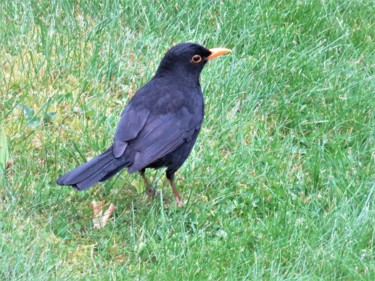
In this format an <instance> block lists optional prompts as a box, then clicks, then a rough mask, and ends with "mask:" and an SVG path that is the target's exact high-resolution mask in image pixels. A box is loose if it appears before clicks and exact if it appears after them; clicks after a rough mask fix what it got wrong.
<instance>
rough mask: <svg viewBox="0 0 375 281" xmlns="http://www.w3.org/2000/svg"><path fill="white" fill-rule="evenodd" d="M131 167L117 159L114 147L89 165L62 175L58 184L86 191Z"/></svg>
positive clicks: (124, 160) (127, 162)
mask: <svg viewBox="0 0 375 281" xmlns="http://www.w3.org/2000/svg"><path fill="white" fill-rule="evenodd" d="M129 165H130V162H129V161H127V160H126V159H124V158H122V157H121V158H115V157H114V155H113V152H112V147H110V148H109V149H107V150H106V151H104V152H103V153H102V154H100V155H99V156H97V157H95V158H93V159H91V160H90V161H88V162H87V163H85V164H83V165H82V166H79V167H77V168H75V169H74V170H72V171H70V172H68V173H66V174H65V175H62V176H61V177H60V178H59V179H58V180H57V181H56V183H57V184H59V185H71V186H73V187H74V188H76V189H78V190H85V189H88V188H90V187H91V186H93V185H94V184H96V183H97V182H99V181H104V180H106V179H108V178H110V177H112V176H113V175H114V174H116V173H117V172H118V171H120V170H121V169H123V168H125V167H127V166H129Z"/></svg>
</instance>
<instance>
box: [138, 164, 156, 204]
mask: <svg viewBox="0 0 375 281" xmlns="http://www.w3.org/2000/svg"><path fill="white" fill-rule="evenodd" d="M145 171H146V169H143V170H141V171H140V172H139V173H140V174H141V177H142V179H143V181H144V182H145V185H146V188H147V195H148V197H154V195H155V189H153V188H152V185H151V183H150V182H149V180H148V178H146V175H145Z"/></svg>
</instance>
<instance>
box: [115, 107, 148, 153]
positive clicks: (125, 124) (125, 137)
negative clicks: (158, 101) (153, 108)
mask: <svg viewBox="0 0 375 281" xmlns="http://www.w3.org/2000/svg"><path fill="white" fill-rule="evenodd" d="M149 115H150V111H149V110H148V109H147V108H136V107H134V106H132V105H131V104H129V105H128V106H127V107H126V108H125V109H124V111H123V112H122V114H121V118H120V121H119V124H118V125H117V129H116V133H115V138H114V144H113V154H114V156H115V157H116V158H119V157H121V156H122V155H123V153H124V151H125V149H126V147H127V145H128V141H130V140H133V139H135V138H136V137H137V136H138V134H139V132H140V131H141V130H142V129H143V127H144V125H145V123H146V121H147V118H148V116H149Z"/></svg>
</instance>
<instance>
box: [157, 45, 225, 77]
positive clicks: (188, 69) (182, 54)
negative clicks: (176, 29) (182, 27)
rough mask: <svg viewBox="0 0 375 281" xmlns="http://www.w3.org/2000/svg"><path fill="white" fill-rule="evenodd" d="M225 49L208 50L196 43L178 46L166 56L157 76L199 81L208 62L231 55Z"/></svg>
mask: <svg viewBox="0 0 375 281" xmlns="http://www.w3.org/2000/svg"><path fill="white" fill-rule="evenodd" d="M230 51H231V50H229V49H225V48H214V49H207V48H205V47H203V46H201V45H198V44H194V43H181V44H178V45H176V46H174V47H172V48H171V49H169V50H168V52H167V53H166V54H165V56H164V58H163V59H162V61H161V62H160V65H159V68H158V70H157V72H156V76H165V75H173V76H174V77H176V79H177V78H190V79H196V80H199V75H200V73H201V71H202V69H203V67H204V66H205V64H206V63H207V61H209V60H211V59H213V58H216V57H219V56H221V55H224V54H227V53H229V52H230Z"/></svg>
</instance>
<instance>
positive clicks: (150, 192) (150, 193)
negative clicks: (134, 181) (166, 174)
mask: <svg viewBox="0 0 375 281" xmlns="http://www.w3.org/2000/svg"><path fill="white" fill-rule="evenodd" d="M147 196H148V197H149V198H154V197H155V188H152V187H149V188H148V189H147Z"/></svg>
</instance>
